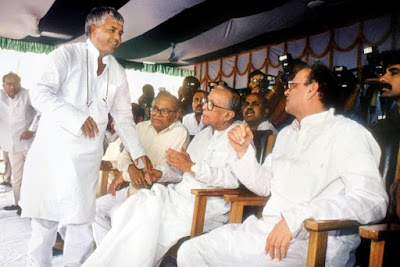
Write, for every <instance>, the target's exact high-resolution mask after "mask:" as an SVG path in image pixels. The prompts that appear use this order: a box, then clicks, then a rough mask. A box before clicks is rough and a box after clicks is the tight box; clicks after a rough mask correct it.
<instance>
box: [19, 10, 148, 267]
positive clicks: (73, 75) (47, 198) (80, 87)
mask: <svg viewBox="0 0 400 267" xmlns="http://www.w3.org/2000/svg"><path fill="white" fill-rule="evenodd" d="M123 22H124V21H123V18H122V16H121V14H119V13H118V12H117V11H116V10H115V9H114V8H108V7H99V8H94V9H93V10H92V11H91V12H90V13H89V15H88V16H87V18H86V23H85V30H86V33H87V35H88V36H89V39H88V40H87V41H86V43H76V44H69V45H65V46H61V47H60V48H58V49H56V50H54V51H53V52H52V53H51V54H50V55H49V63H48V64H47V69H46V71H45V72H44V74H43V75H42V77H41V78H40V80H39V82H38V84H37V86H36V87H35V88H33V89H32V90H31V91H30V95H31V100H32V104H33V106H34V107H36V108H37V109H38V110H39V111H41V113H42V117H41V120H40V123H39V127H38V131H37V135H36V139H35V142H33V144H32V147H31V150H30V151H29V153H28V157H27V160H26V164H25V172H24V179H23V184H22V191H21V202H20V205H21V207H22V216H24V217H30V218H32V220H31V226H32V237H31V239H30V241H29V244H28V256H29V260H30V263H32V264H36V265H39V266H50V265H51V261H52V246H53V244H54V242H55V240H56V232H57V226H58V224H62V225H64V226H66V236H65V243H64V255H63V265H64V266H78V265H80V264H82V262H83V261H84V260H85V259H86V257H88V256H89V255H90V253H91V249H92V241H93V237H92V231H91V222H92V220H93V217H94V213H95V200H96V198H95V196H96V189H97V183H98V177H99V169H100V162H101V158H102V155H103V139H104V132H105V130H106V126H107V121H108V113H110V114H111V116H112V117H113V119H114V123H115V130H116V132H117V134H118V136H119V137H120V138H121V140H122V142H123V143H124V145H125V147H126V148H127V149H128V150H129V153H130V154H131V156H132V158H133V159H135V161H137V160H138V159H140V160H139V161H137V163H143V165H144V167H145V168H146V170H147V172H148V173H150V174H152V173H153V169H152V165H151V163H150V161H149V160H148V158H147V157H146V156H145V152H144V149H143V147H142V145H141V144H140V142H139V138H138V136H137V133H136V130H135V124H134V122H133V119H132V111H131V103H130V95H129V88H128V83H127V79H126V73H125V71H124V69H123V68H122V67H121V66H120V65H119V64H118V63H117V61H116V60H115V58H114V57H113V56H111V55H110V54H111V53H113V52H114V51H115V49H116V48H117V47H118V46H119V45H120V44H121V35H122V33H123Z"/></svg>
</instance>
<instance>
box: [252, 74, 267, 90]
mask: <svg viewBox="0 0 400 267" xmlns="http://www.w3.org/2000/svg"><path fill="white" fill-rule="evenodd" d="M264 79H266V77H265V74H264V73H263V72H261V71H259V70H254V71H252V72H251V73H250V75H249V80H248V84H249V89H250V93H263V94H265V93H266V92H265V91H266V90H267V88H262V85H263V84H265V82H266V81H263V80H264Z"/></svg>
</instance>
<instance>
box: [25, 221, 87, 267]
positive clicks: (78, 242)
mask: <svg viewBox="0 0 400 267" xmlns="http://www.w3.org/2000/svg"><path fill="white" fill-rule="evenodd" d="M31 227H32V237H31V239H30V240H29V243H28V256H29V261H30V262H31V264H32V265H34V264H36V265H37V266H39V267H42V266H43V267H47V266H51V262H52V259H53V256H52V253H51V251H52V248H53V245H54V243H55V241H56V234H57V228H58V222H55V221H49V220H42V219H35V218H32V219H31ZM64 227H65V229H66V238H65V240H64V249H63V251H64V256H63V266H71V267H75V266H81V265H82V263H83V262H84V261H85V260H86V259H87V257H89V255H90V253H91V251H92V244H93V237H92V229H91V226H90V224H69V225H64Z"/></svg>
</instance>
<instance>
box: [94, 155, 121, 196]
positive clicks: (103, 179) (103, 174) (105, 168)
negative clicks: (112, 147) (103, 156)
mask: <svg viewBox="0 0 400 267" xmlns="http://www.w3.org/2000/svg"><path fill="white" fill-rule="evenodd" d="M116 173H118V170H117V169H114V168H113V167H112V164H111V162H110V161H102V163H101V165H100V180H99V190H98V192H97V197H101V196H104V195H105V194H107V185H108V177H109V175H110V174H116Z"/></svg>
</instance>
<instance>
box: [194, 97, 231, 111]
mask: <svg viewBox="0 0 400 267" xmlns="http://www.w3.org/2000/svg"><path fill="white" fill-rule="evenodd" d="M201 103H202V104H203V105H204V104H207V110H209V111H212V110H213V109H214V108H222V109H226V110H230V109H229V108H224V107H221V106H217V105H215V104H214V102H212V101H209V100H208V99H207V98H203V99H202V100H201Z"/></svg>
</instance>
